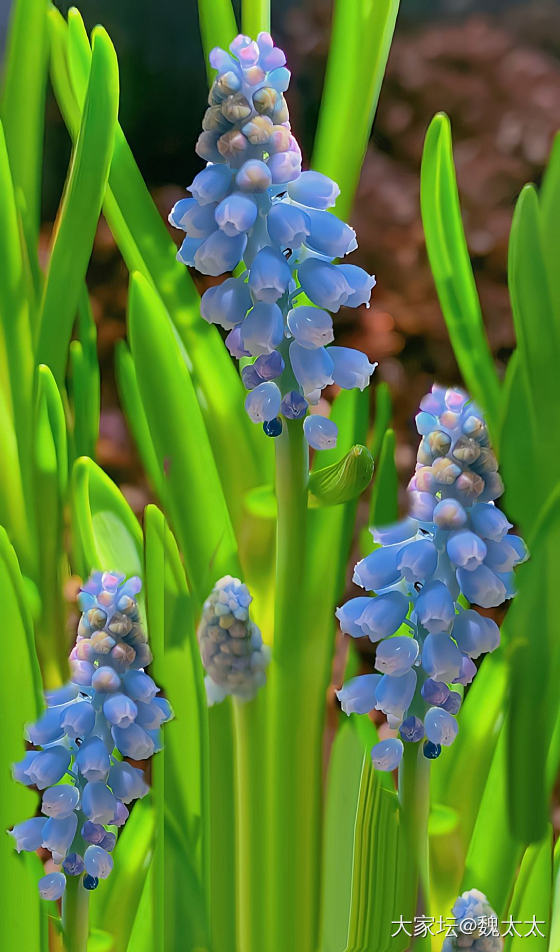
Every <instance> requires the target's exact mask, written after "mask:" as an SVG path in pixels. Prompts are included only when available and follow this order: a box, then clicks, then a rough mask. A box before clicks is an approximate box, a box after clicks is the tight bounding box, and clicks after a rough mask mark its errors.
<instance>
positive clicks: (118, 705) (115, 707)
mask: <svg viewBox="0 0 560 952" xmlns="http://www.w3.org/2000/svg"><path fill="white" fill-rule="evenodd" d="M103 713H104V715H105V717H106V718H107V720H108V721H109V723H110V724H114V725H115V726H116V727H129V726H130V724H132V722H133V721H134V720H135V718H136V715H137V713H138V708H137V706H136V704H135V703H134V701H133V700H132V698H130V697H128V695H127V694H120V693H117V694H111V695H110V697H108V698H107V700H106V701H104V703H103ZM88 779H92V778H88Z"/></svg>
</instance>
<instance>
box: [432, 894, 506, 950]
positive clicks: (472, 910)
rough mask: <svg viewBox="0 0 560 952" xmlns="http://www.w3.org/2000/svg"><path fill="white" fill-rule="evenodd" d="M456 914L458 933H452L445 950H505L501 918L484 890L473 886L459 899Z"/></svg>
mask: <svg viewBox="0 0 560 952" xmlns="http://www.w3.org/2000/svg"><path fill="white" fill-rule="evenodd" d="M452 912H453V916H454V917H455V925H454V926H453V932H454V933H455V934H454V935H448V936H447V937H446V939H445V942H444V943H443V946H442V952H459V950H462V949H471V950H472V952H501V950H502V949H503V947H504V940H503V939H502V937H501V936H500V929H499V924H498V917H497V915H496V913H495V912H494V910H493V909H492V906H491V905H490V903H489V902H488V899H487V898H486V896H485V895H484V893H482V892H480V890H479V889H469V890H467V891H466V892H464V893H462V895H461V896H459V898H458V899H457V900H456V901H455V904H454V906H453V909H452Z"/></svg>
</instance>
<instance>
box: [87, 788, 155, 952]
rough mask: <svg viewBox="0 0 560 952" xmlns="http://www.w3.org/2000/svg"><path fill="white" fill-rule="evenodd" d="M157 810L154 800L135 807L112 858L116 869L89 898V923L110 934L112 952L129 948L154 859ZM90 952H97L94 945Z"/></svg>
mask: <svg viewBox="0 0 560 952" xmlns="http://www.w3.org/2000/svg"><path fill="white" fill-rule="evenodd" d="M154 826H155V821H154V810H153V806H152V800H151V796H148V797H146V798H145V799H144V800H139V801H138V802H137V803H135V804H134V809H133V810H132V811H131V813H130V817H129V819H128V820H127V821H126V824H125V825H124V827H123V829H122V833H121V834H120V836H119V838H118V840H117V845H116V847H115V851H114V853H113V858H114V861H115V867H114V869H113V872H112V873H111V875H110V877H109V878H108V880H107V882H104V883H103V888H102V889H98V890H96V892H95V893H92V895H91V897H90V920H91V924H92V926H93V928H94V930H97V929H98V930H108V931H110V934H111V937H112V944H111V945H110V946H109V949H110V952H126V950H127V949H128V947H129V941H130V937H131V934H132V931H133V927H134V923H135V919H136V916H137V913H138V910H139V906H140V902H141V897H142V895H143V891H144V889H145V886H146V881H147V876H148V870H149V868H150V864H151V861H152V855H153V838H154ZM91 944H92V943H91V941H90V943H88V952H93V950H94V949H95V952H97V948H96V946H95V945H93V948H92V949H90V945H91Z"/></svg>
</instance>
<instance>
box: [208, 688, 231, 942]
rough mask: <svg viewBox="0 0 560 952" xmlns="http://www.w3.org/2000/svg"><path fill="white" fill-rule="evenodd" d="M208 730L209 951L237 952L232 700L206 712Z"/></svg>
mask: <svg viewBox="0 0 560 952" xmlns="http://www.w3.org/2000/svg"><path fill="white" fill-rule="evenodd" d="M208 724H209V731H210V828H211V831H212V835H211V843H210V849H211V853H210V893H209V895H210V897H211V900H212V901H211V906H210V915H211V927H212V952H237V941H236V907H237V904H236V896H237V869H236V855H237V849H236V815H235V801H234V797H233V796H232V791H233V790H235V782H236V781H235V764H234V740H233V717H232V703H231V699H230V698H226V700H225V701H222V703H221V704H215V705H214V706H213V707H211V708H210V709H209V711H208Z"/></svg>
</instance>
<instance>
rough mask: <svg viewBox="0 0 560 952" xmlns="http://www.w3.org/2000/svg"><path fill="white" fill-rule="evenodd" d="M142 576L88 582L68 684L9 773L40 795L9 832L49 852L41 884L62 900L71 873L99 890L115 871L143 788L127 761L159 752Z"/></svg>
mask: <svg viewBox="0 0 560 952" xmlns="http://www.w3.org/2000/svg"><path fill="white" fill-rule="evenodd" d="M140 588H141V582H140V580H139V579H138V578H130V579H128V580H126V579H125V577H124V576H123V575H118V574H116V573H114V572H103V573H101V572H95V573H94V574H93V575H92V576H91V578H90V579H89V581H88V582H87V583H86V585H84V587H83V589H82V591H81V593H80V595H79V604H80V608H81V609H82V615H81V618H80V622H79V626H78V636H77V639H76V644H75V646H74V648H73V649H72V652H71V655H70V666H71V680H70V682H69V683H68V684H66V685H64V687H61V688H59V689H57V690H55V691H51V692H48V693H47V694H46V696H45V699H46V702H47V708H46V710H45V712H44V713H43V715H42V716H41V718H40V719H39V720H38V721H37V723H35V724H31V725H28V727H27V732H26V737H27V740H28V741H29V742H30V743H31V744H32V745H33V749H32V750H29V751H28V752H27V753H26V754H25V757H24V759H23V760H22V761H20V762H19V763H17V764H14V768H13V774H14V778H15V779H16V780H18V781H19V782H20V783H23V784H25V785H26V786H34V787H36V788H37V789H38V790H39V791H41V792H42V803H41V816H37V817H33V818H32V819H30V820H26V821H24V822H23V823H19V824H17V826H15V827H14V828H13V829H12V830H11V831H10V832H11V835H12V836H13V837H14V839H15V841H16V849H17V850H18V852H20V851H21V850H27V851H34V850H37V849H39V848H40V847H43V848H44V849H47V850H49V851H50V852H51V854H52V858H53V862H54V863H55V865H57V866H59V867H60V869H59V870H57V871H55V872H51V873H48V874H47V875H46V876H43V877H42V879H41V880H40V881H39V892H40V894H41V896H42V897H43V898H44V899H60V897H61V896H62V894H63V892H64V890H65V887H66V877H67V876H81V877H82V882H83V885H84V887H85V888H86V889H95V888H96V887H97V885H98V883H99V880H100V879H105V878H106V877H107V876H108V875H109V874H110V872H111V870H112V868H113V859H112V856H111V852H112V850H113V848H114V846H115V843H116V840H117V833H118V828H119V827H121V826H122V825H123V824H124V823H125V821H126V819H127V817H128V804H130V803H131V802H132V801H133V800H136V799H139V798H140V797H144V796H145V795H146V794H147V793H148V789H149V787H148V784H147V783H146V782H145V780H144V775H143V772H142V770H140V769H139V768H138V767H135V766H133V765H132V764H130V763H128V762H127V761H126V760H125V759H124V758H131V759H132V760H134V761H142V760H146V759H147V758H148V757H151V756H152V754H153V753H155V752H156V751H158V750H161V742H160V727H161V725H162V724H163V723H164V722H165V721H168V720H169V719H170V718H171V717H172V716H173V715H172V711H171V708H170V706H169V704H168V702H167V701H166V700H165V698H163V697H159V696H158V695H159V689H158V687H157V685H156V684H155V682H154V681H153V680H152V678H151V677H150V676H149V675H148V674H146V673H145V671H144V670H143V667H144V665H145V664H148V663H149V661H150V660H151V654H150V651H149V648H148V646H147V640H146V635H145V633H144V631H143V629H142V625H141V622H140V616H139V611H138V604H137V601H136V598H135V596H136V595H137V594H138V592H139V590H140Z"/></svg>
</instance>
